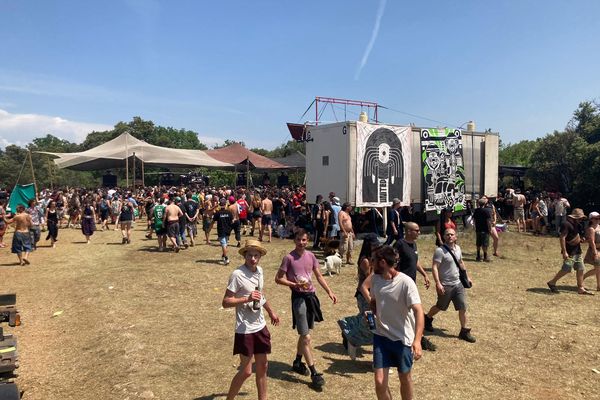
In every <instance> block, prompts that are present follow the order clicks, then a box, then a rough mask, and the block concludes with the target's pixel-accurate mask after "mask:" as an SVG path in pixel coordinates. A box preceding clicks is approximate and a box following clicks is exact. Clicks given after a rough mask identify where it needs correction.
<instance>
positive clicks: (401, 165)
mask: <svg viewBox="0 0 600 400" xmlns="http://www.w3.org/2000/svg"><path fill="white" fill-rule="evenodd" d="M410 137H411V130H410V127H398V126H386V125H371V124H366V123H357V146H356V150H357V152H356V205H357V206H359V207H364V206H371V207H383V206H389V205H390V204H391V202H392V200H393V199H394V198H398V199H400V200H401V201H402V202H403V204H409V203H410V174H409V173H408V171H409V168H410V147H409V143H410Z"/></svg>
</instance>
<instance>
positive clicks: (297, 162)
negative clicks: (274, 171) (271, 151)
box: [271, 151, 306, 169]
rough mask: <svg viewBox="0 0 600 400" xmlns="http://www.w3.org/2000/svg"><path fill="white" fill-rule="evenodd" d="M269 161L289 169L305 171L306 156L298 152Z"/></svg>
mask: <svg viewBox="0 0 600 400" xmlns="http://www.w3.org/2000/svg"><path fill="white" fill-rule="evenodd" d="M271 160H273V161H275V162H278V163H280V164H283V165H287V166H288V167H290V168H298V169H306V156H305V155H304V154H302V153H300V152H299V151H296V152H294V153H292V154H290V155H288V156H286V157H281V158H271Z"/></svg>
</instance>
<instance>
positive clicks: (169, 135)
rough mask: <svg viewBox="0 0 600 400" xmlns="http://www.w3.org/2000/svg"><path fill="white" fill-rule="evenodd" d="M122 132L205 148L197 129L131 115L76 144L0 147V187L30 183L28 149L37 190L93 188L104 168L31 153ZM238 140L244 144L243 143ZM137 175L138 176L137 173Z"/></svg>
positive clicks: (63, 149)
mask: <svg viewBox="0 0 600 400" xmlns="http://www.w3.org/2000/svg"><path fill="white" fill-rule="evenodd" d="M124 132H129V134H131V135H132V136H134V137H135V138H137V139H140V140H143V141H145V142H147V143H149V144H153V145H156V146H161V147H169V148H174V149H192V150H207V149H208V147H207V146H206V145H205V144H204V143H202V142H200V140H199V139H198V133H197V132H194V131H191V130H186V129H175V128H171V127H162V126H157V125H155V124H154V123H153V122H152V121H146V120H143V119H142V118H140V117H134V118H133V119H132V120H131V121H129V122H119V123H117V124H116V125H115V126H114V128H113V129H111V130H108V131H102V132H96V131H94V132H91V133H89V134H88V135H87V136H86V138H85V140H84V141H83V142H82V143H80V144H77V143H73V142H69V141H68V140H64V139H60V138H58V137H56V136H54V135H51V134H47V135H46V136H43V137H39V138H35V139H33V140H32V142H31V143H30V144H28V145H27V146H26V147H20V146H17V145H10V146H6V148H5V149H4V150H2V149H0V187H3V188H8V189H9V190H12V188H13V187H14V185H15V184H16V183H17V179H18V183H21V184H24V183H31V182H33V180H34V177H33V176H32V168H31V166H30V160H29V154H30V153H29V152H31V155H32V157H31V162H32V163H33V174H34V175H35V180H36V182H37V184H38V188H39V189H41V188H42V187H62V186H78V187H82V186H83V187H96V186H98V185H99V183H100V180H101V177H102V175H103V174H104V173H105V172H106V171H89V172H88V171H85V172H84V171H71V170H68V169H58V168H57V167H56V165H55V164H54V162H53V161H52V159H53V158H54V157H52V156H50V155H45V154H39V153H35V152H37V151H49V152H55V153H72V152H80V151H85V150H89V149H92V148H94V147H96V146H99V145H101V144H102V143H106V142H108V141H109V140H112V139H114V138H116V137H118V136H119V135H121V134H122V133H124ZM234 142H235V141H233V140H230V139H227V140H225V142H224V144H223V145H219V146H214V148H218V147H224V146H228V145H230V144H232V143H234ZM240 143H241V144H244V143H243V142H240ZM251 150H252V151H254V152H256V153H258V154H261V155H263V156H266V157H286V156H288V155H290V154H292V153H294V152H296V151H300V152H301V153H303V154H304V152H305V149H304V144H303V143H297V142H295V141H293V140H290V141H288V142H287V143H284V144H282V145H280V146H278V147H277V148H275V149H273V150H266V149H262V148H253V149H251ZM130 167H131V166H130ZM184 170H185V171H188V170H189V169H181V171H184ZM199 170H200V171H201V172H204V173H212V174H214V175H215V177H216V178H217V181H221V180H222V181H224V182H227V183H231V182H232V181H233V173H232V172H226V171H212V170H211V171H210V172H209V171H207V170H206V169H199ZM158 171H164V169H159V168H146V172H158ZM175 171H176V170H175ZM113 172H115V173H116V174H117V175H118V176H119V178H124V175H125V172H124V171H113ZM137 173H138V174H139V173H141V171H138V172H137ZM130 174H131V172H130ZM137 176H138V177H139V176H140V175H137ZM149 178H150V180H149V182H151V183H152V182H153V181H157V180H158V178H157V177H156V175H155V176H154V179H153V178H152V175H150V177H149ZM120 182H123V180H122V179H120ZM154 183H155V182H154Z"/></svg>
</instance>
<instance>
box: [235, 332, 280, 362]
mask: <svg viewBox="0 0 600 400" xmlns="http://www.w3.org/2000/svg"><path fill="white" fill-rule="evenodd" d="M233 354H234V355H235V354H242V355H244V356H246V357H252V356H253V355H254V354H271V334H270V333H269V330H268V329H267V327H266V326H265V327H264V328H262V329H261V330H260V331H258V332H254V333H236V334H235V339H234V341H233Z"/></svg>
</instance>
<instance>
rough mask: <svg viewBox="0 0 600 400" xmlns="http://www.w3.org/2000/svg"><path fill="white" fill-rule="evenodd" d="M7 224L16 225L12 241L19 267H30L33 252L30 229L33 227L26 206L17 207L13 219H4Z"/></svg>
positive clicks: (13, 251)
mask: <svg viewBox="0 0 600 400" xmlns="http://www.w3.org/2000/svg"><path fill="white" fill-rule="evenodd" d="M4 221H5V222H6V223H7V224H12V223H13V222H14V223H15V234H14V236H13V241H12V253H14V254H16V255H17V257H19V265H25V264H27V265H29V260H28V259H27V258H28V257H29V253H30V252H31V235H30V234H29V228H31V226H32V225H33V223H32V222H31V216H30V215H29V214H27V213H26V212H25V206H23V205H21V204H19V205H18V206H17V215H15V216H14V217H12V218H6V217H4Z"/></svg>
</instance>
